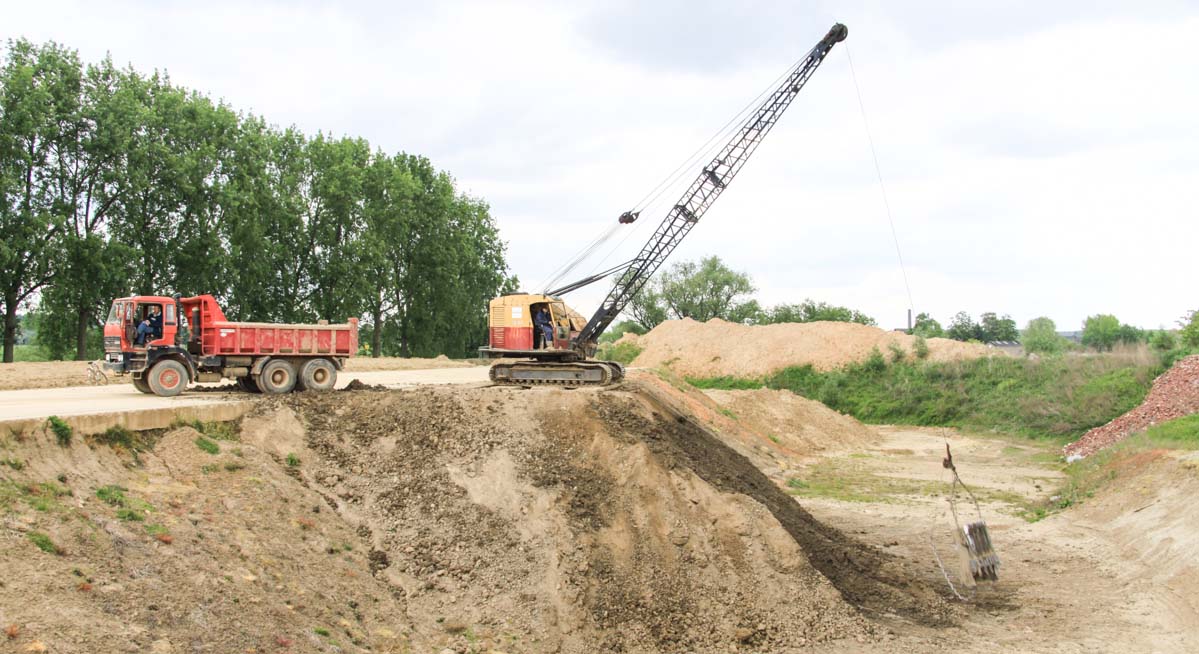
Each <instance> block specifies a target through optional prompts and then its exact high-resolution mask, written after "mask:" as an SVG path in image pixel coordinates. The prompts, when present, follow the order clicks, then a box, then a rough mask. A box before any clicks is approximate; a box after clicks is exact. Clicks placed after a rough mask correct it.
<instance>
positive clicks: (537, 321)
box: [533, 306, 554, 349]
mask: <svg viewBox="0 0 1199 654" xmlns="http://www.w3.org/2000/svg"><path fill="white" fill-rule="evenodd" d="M533 326H534V327H535V328H536V329H538V330H539V331H540V332H541V343H542V347H543V348H545V349H549V347H550V346H551V345H552V344H553V342H554V321H553V319H552V318H551V317H550V308H549V307H547V306H542V307H541V310H540V311H538V312H537V313H535V314H533ZM534 345H535V344H534Z"/></svg>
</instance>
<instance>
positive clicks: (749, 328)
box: [624, 318, 995, 377]
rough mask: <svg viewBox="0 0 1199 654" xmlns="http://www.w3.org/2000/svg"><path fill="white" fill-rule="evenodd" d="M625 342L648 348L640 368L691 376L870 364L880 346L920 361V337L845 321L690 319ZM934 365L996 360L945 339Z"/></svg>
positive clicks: (931, 344)
mask: <svg viewBox="0 0 1199 654" xmlns="http://www.w3.org/2000/svg"><path fill="white" fill-rule="evenodd" d="M624 338H625V339H627V340H630V341H633V342H635V343H636V344H637V345H638V346H639V347H641V348H642V350H641V354H639V355H638V356H637V358H636V359H635V360H634V361H633V365H634V366H640V367H646V368H659V367H667V368H670V369H671V370H673V371H674V372H676V373H677V374H680V375H684V376H688V377H718V376H722V375H729V376H733V377H761V376H764V375H769V374H771V373H773V372H776V371H778V370H781V369H783V368H787V367H789V366H802V365H811V366H813V367H814V368H816V369H817V370H832V369H834V368H839V367H841V366H844V365H847V364H850V363H856V362H860V361H864V360H865V359H866V358H867V357H869V356H870V353H871V351H872V350H874V349H875V348H877V349H878V350H879V351H880V352H881V353H882V354H883V355H884V356H887V357H890V356H891V352H890V348H891V346H892V344H894V345H895V346H897V347H899V348H901V349H902V350H903V352H904V353H905V356H907V357H909V358H911V357H914V356H915V354H914V353H913V348H914V345H915V341H916V338H915V337H914V336H908V335H907V334H903V333H900V332H889V331H884V330H882V329H879V328H877V327H868V326H866V325H859V324H856V323H845V322H810V323H784V324H775V325H742V324H739V323H731V322H725V321H723V320H719V319H717V320H710V321H708V322H696V321H694V320H691V319H689V318H685V319H683V320H668V321H666V322H664V323H662V324H660V325H658V326H657V327H655V328H654V329H653V330H652V331H650V332H649V333H647V334H644V335H642V336H637V335H635V334H633V335H629V334H626V335H625V337H624ZM926 342H927V345H928V350H929V354H928V360H929V361H953V360H958V359H972V358H978V357H983V356H990V355H993V354H994V353H995V351H994V350H992V349H990V348H988V347H986V346H984V345H974V344H970V343H961V342H958V341H952V340H948V339H944V338H930V339H928V340H927V341H926Z"/></svg>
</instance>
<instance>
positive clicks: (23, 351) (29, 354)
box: [12, 344, 53, 363]
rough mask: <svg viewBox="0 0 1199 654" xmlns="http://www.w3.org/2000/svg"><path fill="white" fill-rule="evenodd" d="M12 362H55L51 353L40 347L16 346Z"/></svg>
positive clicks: (30, 345) (29, 345)
mask: <svg viewBox="0 0 1199 654" xmlns="http://www.w3.org/2000/svg"><path fill="white" fill-rule="evenodd" d="M12 360H13V361H15V362H18V363H20V362H22V361H53V359H51V358H50V352H48V351H47V350H46V349H45V348H43V347H42V346H40V345H32V344H26V345H15V346H13V352H12Z"/></svg>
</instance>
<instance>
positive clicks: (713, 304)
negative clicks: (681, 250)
mask: <svg viewBox="0 0 1199 654" xmlns="http://www.w3.org/2000/svg"><path fill="white" fill-rule="evenodd" d="M657 281H658V284H657V291H658V294H659V295H661V297H662V302H663V304H664V305H665V307H666V310H667V311H668V313H669V314H670V315H672V316H673V317H675V318H691V319H693V320H698V321H700V322H706V321H708V320H712V319H714V318H720V319H722V320H728V321H731V322H742V321H745V320H746V319H748V318H750V317H752V316H754V315H755V314H756V313H757V312H758V311H759V307H758V305H757V302H756V301H754V300H753V299H752V298H750V297H749V296H750V295H751V294H753V292H754V291H755V290H757V289H755V288H754V285H753V282H751V281H750V279H749V275H746V274H745V273H741V272H737V271H735V270H732V269H731V268H729V267H728V266H726V265H725V264H724V262H722V261H721V260H720V258H719V257H715V256H710V257H704V258H703V259H700V260H699V261H698V262H695V261H682V262H679V263H676V264H674V265H673V266H671V267H670V268H668V269H667V270H666V271H665V272H664V273H662V276H661V277H659V278H658V280H657Z"/></svg>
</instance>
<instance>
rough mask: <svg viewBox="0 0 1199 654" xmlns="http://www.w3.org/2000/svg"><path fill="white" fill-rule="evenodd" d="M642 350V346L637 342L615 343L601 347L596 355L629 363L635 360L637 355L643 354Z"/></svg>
mask: <svg viewBox="0 0 1199 654" xmlns="http://www.w3.org/2000/svg"><path fill="white" fill-rule="evenodd" d="M641 350H642V348H641V346H640V345H637V344H636V343H629V342H625V343H613V344H611V345H605V346H603V347H601V348H600V349H599V352H597V353H596V356H597V357H598V358H600V359H607V360H609V361H616V362H617V363H623V364H625V365H628V364H630V363H632V362H633V359H636V358H637V355H639V354H641Z"/></svg>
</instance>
